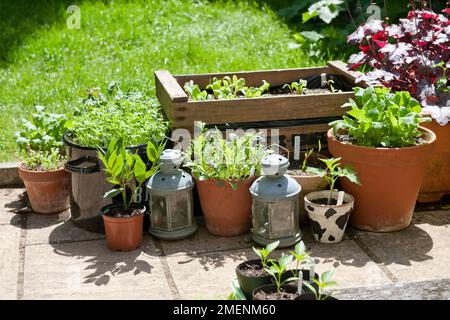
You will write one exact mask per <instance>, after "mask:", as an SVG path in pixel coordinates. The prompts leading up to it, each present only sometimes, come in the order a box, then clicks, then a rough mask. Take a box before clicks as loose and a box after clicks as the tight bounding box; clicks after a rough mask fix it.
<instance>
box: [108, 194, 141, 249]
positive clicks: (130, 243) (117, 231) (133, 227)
mask: <svg viewBox="0 0 450 320" xmlns="http://www.w3.org/2000/svg"><path fill="white" fill-rule="evenodd" d="M121 206H122V204H121V203H119V204H110V205H108V206H105V207H103V208H102V209H101V211H100V213H101V215H102V217H103V222H104V225H105V235H106V244H107V246H108V248H109V249H110V250H113V251H132V250H134V249H136V248H139V247H140V246H141V244H142V229H143V223H144V212H145V207H144V206H140V209H139V211H140V214H137V215H134V216H132V217H123V218H116V217H111V216H108V215H107V213H108V212H109V210H110V209H112V208H117V207H121Z"/></svg>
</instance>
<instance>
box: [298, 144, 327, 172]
mask: <svg viewBox="0 0 450 320" xmlns="http://www.w3.org/2000/svg"><path fill="white" fill-rule="evenodd" d="M317 144H318V149H317V153H318V154H319V153H320V151H322V143H321V142H320V139H319V140H317ZM313 153H314V148H311V149H306V152H305V158H304V159H303V162H302V166H301V168H300V170H301V171H303V172H306V168H307V163H308V159H309V157H311V155H312V154H313Z"/></svg>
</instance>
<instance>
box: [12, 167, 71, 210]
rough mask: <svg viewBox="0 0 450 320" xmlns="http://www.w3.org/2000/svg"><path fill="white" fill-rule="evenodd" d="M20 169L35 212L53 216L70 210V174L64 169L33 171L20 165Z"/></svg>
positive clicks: (20, 175)
mask: <svg viewBox="0 0 450 320" xmlns="http://www.w3.org/2000/svg"><path fill="white" fill-rule="evenodd" d="M18 169H19V177H20V178H21V179H22V180H23V183H24V184H25V187H26V189H27V193H28V198H29V200H30V204H31V208H32V209H33V211H34V212H36V213H42V214H52V213H58V212H61V211H64V210H66V209H68V208H69V202H70V174H69V173H68V172H66V171H64V168H61V169H58V170H51V171H32V170H26V169H24V168H23V165H22V164H21V163H20V164H19V166H18Z"/></svg>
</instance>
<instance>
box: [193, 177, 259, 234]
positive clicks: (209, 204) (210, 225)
mask: <svg viewBox="0 0 450 320" xmlns="http://www.w3.org/2000/svg"><path fill="white" fill-rule="evenodd" d="M255 179H256V178H255V177H251V178H248V179H246V180H243V181H240V182H238V183H237V189H235V190H233V189H232V187H231V185H230V184H229V183H227V182H225V181H222V180H216V179H208V180H203V181H199V180H198V179H196V185H197V190H198V193H199V198H200V205H201V207H202V211H203V214H204V216H205V224H206V229H207V230H208V232H210V233H211V234H214V235H218V236H223V237H232V236H238V235H242V234H245V233H247V232H248V231H249V230H250V225H251V220H250V216H251V212H252V197H251V194H250V191H249V188H250V186H251V184H252V183H253V181H254V180H255Z"/></svg>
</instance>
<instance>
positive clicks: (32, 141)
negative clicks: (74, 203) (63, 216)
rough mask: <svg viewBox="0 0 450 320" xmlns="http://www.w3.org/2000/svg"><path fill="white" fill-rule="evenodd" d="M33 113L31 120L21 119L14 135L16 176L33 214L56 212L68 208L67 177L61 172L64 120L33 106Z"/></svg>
mask: <svg viewBox="0 0 450 320" xmlns="http://www.w3.org/2000/svg"><path fill="white" fill-rule="evenodd" d="M35 111H36V112H35V113H33V114H32V115H31V119H22V124H21V126H20V130H19V131H18V132H17V133H16V136H17V145H18V147H19V149H20V151H21V153H22V157H23V160H22V162H20V163H19V165H18V170H19V176H20V178H21V179H22V180H23V182H24V184H25V187H26V189H27V193H28V198H29V201H30V205H31V208H32V209H33V211H34V212H36V213H42V214H51V213H57V212H61V211H64V210H66V209H67V208H68V207H69V196H70V175H69V174H68V173H67V172H65V171H64V162H65V160H66V157H65V153H64V151H65V150H64V149H63V148H62V147H63V145H62V140H61V136H62V134H63V132H64V131H65V128H66V123H67V117H66V116H65V115H62V114H54V113H48V112H45V108H44V107H43V106H36V107H35Z"/></svg>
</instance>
